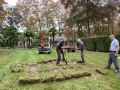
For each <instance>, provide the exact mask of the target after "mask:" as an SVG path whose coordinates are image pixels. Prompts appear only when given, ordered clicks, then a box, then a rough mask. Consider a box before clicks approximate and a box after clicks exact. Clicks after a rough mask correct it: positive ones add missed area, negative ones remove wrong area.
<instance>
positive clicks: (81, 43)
mask: <svg viewBox="0 0 120 90" xmlns="http://www.w3.org/2000/svg"><path fill="white" fill-rule="evenodd" d="M77 47H78V49H79V50H80V54H81V60H80V61H78V63H83V64H84V63H85V59H84V47H85V45H84V42H83V41H82V40H81V39H78V41H77Z"/></svg>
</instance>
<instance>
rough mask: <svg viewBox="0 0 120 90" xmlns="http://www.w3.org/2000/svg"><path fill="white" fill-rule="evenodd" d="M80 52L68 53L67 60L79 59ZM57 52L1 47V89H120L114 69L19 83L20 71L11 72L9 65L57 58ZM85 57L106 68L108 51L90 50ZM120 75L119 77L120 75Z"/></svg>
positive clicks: (90, 61)
mask: <svg viewBox="0 0 120 90" xmlns="http://www.w3.org/2000/svg"><path fill="white" fill-rule="evenodd" d="M79 57H80V55H79V53H66V58H67V60H79ZM55 58H56V53H55V51H54V50H53V52H52V54H51V55H49V54H45V55H43V54H42V55H39V54H38V52H37V49H30V50H29V49H0V90H120V75H116V74H115V73H114V72H113V71H112V70H110V71H108V74H107V75H106V76H102V75H101V76H100V77H99V78H96V77H95V76H92V77H88V78H80V79H73V80H67V81H63V82H53V83H47V84H41V83H39V84H33V85H19V84H18V77H19V73H11V72H10V70H9V67H10V65H11V64H16V63H30V62H39V61H42V60H50V59H55ZM85 59H86V61H87V64H90V65H96V67H97V66H99V67H101V68H104V67H105V65H106V63H107V59H108V53H101V52H88V51H86V55H85ZM118 76H119V77H118Z"/></svg>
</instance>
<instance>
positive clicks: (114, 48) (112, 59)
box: [106, 35, 120, 73]
mask: <svg viewBox="0 0 120 90" xmlns="http://www.w3.org/2000/svg"><path fill="white" fill-rule="evenodd" d="M110 39H111V40H112V42H111V45H110V50H109V60H108V65H107V67H106V68H107V69H110V68H111V65H112V64H114V66H115V72H116V73H118V72H120V70H119V66H118V62H117V54H118V52H119V41H118V40H117V39H116V38H115V36H114V35H110Z"/></svg>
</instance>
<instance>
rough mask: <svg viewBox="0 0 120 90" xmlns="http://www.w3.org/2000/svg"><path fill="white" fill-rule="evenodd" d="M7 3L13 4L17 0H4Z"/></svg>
mask: <svg viewBox="0 0 120 90" xmlns="http://www.w3.org/2000/svg"><path fill="white" fill-rule="evenodd" d="M5 1H6V2H7V3H8V4H9V5H11V6H14V5H16V2H17V0H5Z"/></svg>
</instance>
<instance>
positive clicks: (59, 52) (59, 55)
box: [56, 40, 67, 65]
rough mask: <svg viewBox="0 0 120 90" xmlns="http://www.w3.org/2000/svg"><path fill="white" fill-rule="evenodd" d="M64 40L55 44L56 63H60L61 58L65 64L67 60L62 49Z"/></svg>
mask: <svg viewBox="0 0 120 90" xmlns="http://www.w3.org/2000/svg"><path fill="white" fill-rule="evenodd" d="M63 46H64V40H60V41H58V44H57V46H56V52H57V62H56V65H58V64H60V61H61V60H62V59H63V61H64V62H65V63H66V64H67V61H66V60H65V56H64V51H63Z"/></svg>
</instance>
